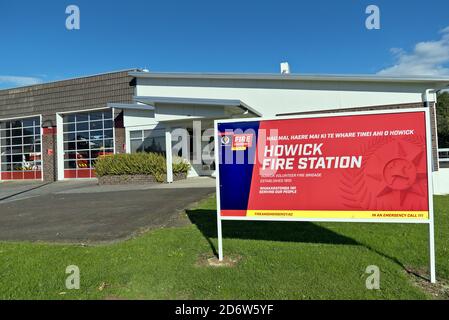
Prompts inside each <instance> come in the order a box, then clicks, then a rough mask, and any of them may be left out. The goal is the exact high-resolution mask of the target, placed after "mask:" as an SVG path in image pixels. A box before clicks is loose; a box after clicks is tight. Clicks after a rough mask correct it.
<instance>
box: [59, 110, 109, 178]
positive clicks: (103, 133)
mask: <svg viewBox="0 0 449 320" xmlns="http://www.w3.org/2000/svg"><path fill="white" fill-rule="evenodd" d="M63 123H64V125H63V128H64V129H63V136H64V178H65V179H82V178H93V177H95V169H94V168H95V161H96V160H97V158H98V157H101V156H105V155H108V154H113V153H114V125H113V123H114V122H113V118H112V110H111V109H107V110H102V111H94V112H81V113H73V114H66V115H64V116H63Z"/></svg>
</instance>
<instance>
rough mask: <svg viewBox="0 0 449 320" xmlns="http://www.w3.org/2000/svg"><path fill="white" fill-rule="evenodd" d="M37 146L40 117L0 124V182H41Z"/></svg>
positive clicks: (38, 145)
mask: <svg viewBox="0 0 449 320" xmlns="http://www.w3.org/2000/svg"><path fill="white" fill-rule="evenodd" d="M41 142H42V130H41V120H40V117H33V118H23V119H14V120H3V121H1V122H0V150H1V171H0V173H1V174H0V176H1V179H2V180H40V179H42V160H41V159H42V153H41V150H42V146H41Z"/></svg>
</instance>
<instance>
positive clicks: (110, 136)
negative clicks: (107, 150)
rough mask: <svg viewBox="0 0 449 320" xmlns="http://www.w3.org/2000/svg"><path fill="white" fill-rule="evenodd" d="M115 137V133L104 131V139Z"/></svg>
mask: <svg viewBox="0 0 449 320" xmlns="http://www.w3.org/2000/svg"><path fill="white" fill-rule="evenodd" d="M113 137H114V133H113V131H112V130H104V138H105V139H107V138H113Z"/></svg>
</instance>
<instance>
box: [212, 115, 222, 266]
mask: <svg viewBox="0 0 449 320" xmlns="http://www.w3.org/2000/svg"><path fill="white" fill-rule="evenodd" d="M214 127H215V128H214V129H215V130H214V132H215V134H214V136H215V141H214V142H215V186H216V189H215V190H216V198H217V239H218V260H219V261H223V234H222V230H221V205H220V161H221V157H220V151H221V149H219V148H220V141H219V137H218V123H217V120H215V122H214Z"/></svg>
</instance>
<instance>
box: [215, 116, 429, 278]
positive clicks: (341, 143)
mask: <svg viewBox="0 0 449 320" xmlns="http://www.w3.org/2000/svg"><path fill="white" fill-rule="evenodd" d="M429 124H430V115H429V110H428V109H425V108H419V109H404V110H384V111H369V112H363V113H360V112H359V113H355V112H352V113H340V114H320V115H308V116H296V117H283V118H274V119H263V118H257V119H238V120H236V119H232V120H217V121H215V133H216V135H215V150H216V152H215V156H216V164H217V176H216V188H217V230H218V255H219V260H220V261H221V260H223V239H222V221H226V220H241V221H307V222H359V223H410V224H412V223H416V224H428V226H429V252H430V280H431V282H432V283H434V282H435V281H436V275H435V244H434V212H433V198H432V195H433V190H432V153H431V150H432V148H431V145H432V141H431V139H432V138H431V131H430V125H429Z"/></svg>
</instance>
